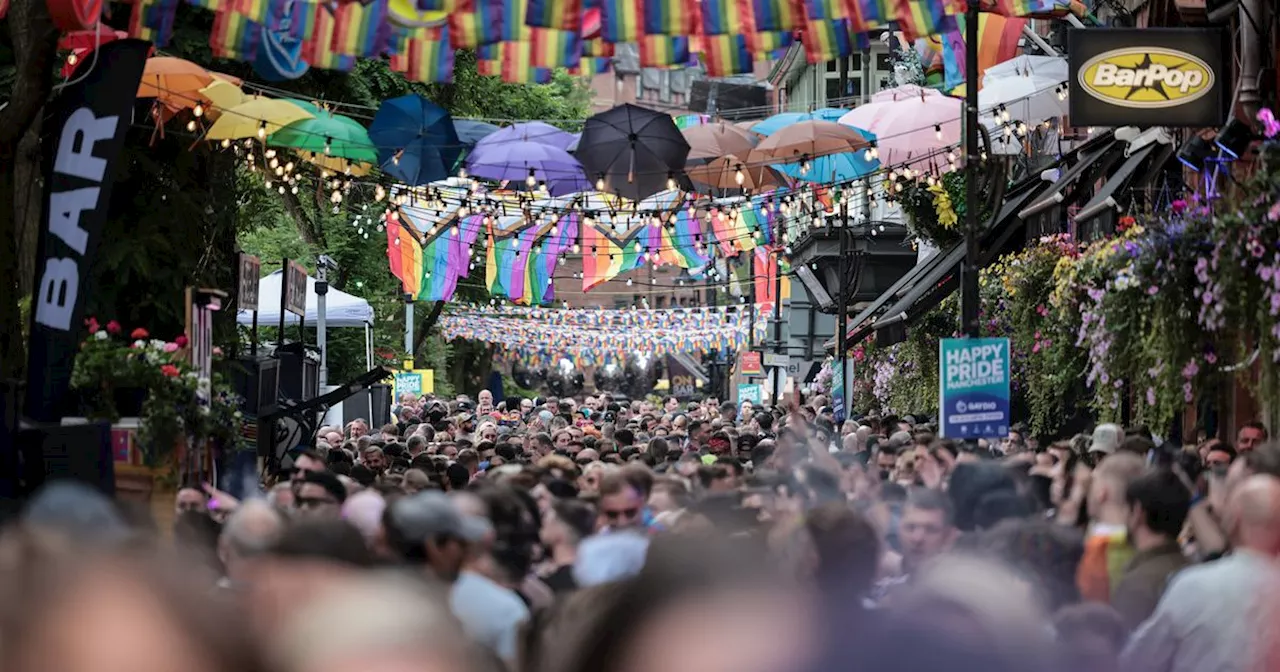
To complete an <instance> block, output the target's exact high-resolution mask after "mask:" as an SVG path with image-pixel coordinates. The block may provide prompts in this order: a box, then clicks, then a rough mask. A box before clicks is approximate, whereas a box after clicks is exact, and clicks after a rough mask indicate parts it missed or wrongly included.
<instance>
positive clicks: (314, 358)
mask: <svg viewBox="0 0 1280 672" xmlns="http://www.w3.org/2000/svg"><path fill="white" fill-rule="evenodd" d="M318 357H319V351H318V350H315V349H314V348H310V347H307V346H304V345H302V344H300V343H290V344H288V345H286V346H284V347H281V348H276V358H277V359H279V360H280V394H281V395H282V396H284V397H285V398H286V399H292V400H293V401H309V400H311V399H315V398H316V397H318V396H320V362H319V360H318Z"/></svg>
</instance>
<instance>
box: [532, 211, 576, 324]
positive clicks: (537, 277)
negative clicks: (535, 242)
mask: <svg viewBox="0 0 1280 672" xmlns="http://www.w3.org/2000/svg"><path fill="white" fill-rule="evenodd" d="M577 239H578V215H576V214H573V213H570V214H567V215H565V216H564V217H561V218H560V220H559V221H558V222H556V224H555V225H553V226H552V227H551V235H550V236H548V237H547V239H546V240H545V241H543V243H542V246H541V251H540V252H539V253H538V259H537V261H536V263H531V264H530V268H532V269H533V286H534V287H537V288H542V290H543V291H542V294H541V296H540V297H539V301H538V303H542V304H545V303H548V302H550V301H551V300H552V299H554V298H555V286H554V285H553V284H552V283H551V278H552V277H553V276H554V275H555V271H556V266H557V264H558V262H559V259H560V256H561V255H563V254H565V252H567V251H568V250H569V248H571V247H573V243H574V241H576V240H577Z"/></svg>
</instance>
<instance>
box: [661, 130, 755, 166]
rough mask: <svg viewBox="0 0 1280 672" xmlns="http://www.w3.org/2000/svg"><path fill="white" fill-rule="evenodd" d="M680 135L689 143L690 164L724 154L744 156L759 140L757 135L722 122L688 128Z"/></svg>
mask: <svg viewBox="0 0 1280 672" xmlns="http://www.w3.org/2000/svg"><path fill="white" fill-rule="evenodd" d="M680 133H681V134H682V135H684V139H685V141H686V142H688V143H689V158H688V161H689V162H690V163H701V162H706V161H709V160H711V159H717V158H720V157H722V156H725V155H726V154H733V155H735V156H746V155H747V153H748V152H750V151H751V150H752V149H753V148H755V146H756V143H757V142H759V140H760V136H759V135H756V134H755V133H752V132H751V131H748V130H746V129H744V128H741V127H739V126H736V125H734V124H730V123H728V122H724V121H717V122H715V123H710V124H702V125H699V126H690V127H689V128H686V129H684V130H683V131H681V132H680Z"/></svg>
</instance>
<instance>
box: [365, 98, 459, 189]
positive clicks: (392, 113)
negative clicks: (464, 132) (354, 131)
mask: <svg viewBox="0 0 1280 672" xmlns="http://www.w3.org/2000/svg"><path fill="white" fill-rule="evenodd" d="M369 139H370V140H372V141H373V144H374V145H376V146H377V148H378V162H379V163H380V164H381V165H382V170H383V171H384V172H386V173H387V174H388V175H391V176H392V177H395V178H396V179H398V180H400V181H401V182H403V183H405V184H406V185H408V186H411V187H416V186H419V185H423V184H427V183H428V182H434V181H435V180H442V179H444V178H446V177H448V176H449V173H451V172H452V171H453V166H454V165H455V164H457V162H458V157H459V155H461V154H462V143H461V142H459V141H458V132H457V131H456V130H454V128H453V119H451V118H450V117H449V113H448V112H446V111H445V110H444V108H442V107H440V106H439V105H436V104H435V103H432V102H431V101H429V100H427V99H426V98H423V97H422V96H419V95H416V94H413V95H408V96H401V97H399V98H392V99H391V100H388V101H385V102H383V103H382V106H381V107H379V108H378V112H377V114H375V115H373V123H371V124H369Z"/></svg>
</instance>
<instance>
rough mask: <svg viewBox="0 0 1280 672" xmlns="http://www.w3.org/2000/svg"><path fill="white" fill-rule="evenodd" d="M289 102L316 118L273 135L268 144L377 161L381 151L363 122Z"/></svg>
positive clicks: (304, 104)
mask: <svg viewBox="0 0 1280 672" xmlns="http://www.w3.org/2000/svg"><path fill="white" fill-rule="evenodd" d="M289 102H291V103H294V104H296V105H298V106H299V107H301V108H302V109H304V110H307V111H308V112H312V113H313V114H315V115H316V116H315V118H313V119H304V120H302V121H298V122H295V123H292V124H289V125H288V126H285V127H284V128H281V129H280V130H278V131H276V132H275V133H272V134H271V135H270V136H269V137H268V138H267V144H268V145H272V146H275V147H289V148H291V149H295V150H298V151H301V152H315V153H316V154H317V155H319V154H327V155H328V156H334V157H338V158H342V159H346V160H348V161H354V162H358V163H377V162H378V150H377V148H376V147H374V146H373V142H372V141H370V140H369V132H368V131H366V130H365V128H364V126H361V125H360V122H358V121H356V120H355V119H352V118H350V117H344V116H342V115H340V114H333V113H331V112H328V111H326V110H322V109H320V108H318V107H316V106H314V105H311V104H309V103H303V102H300V101H295V100H290V101H289ZM304 122H306V123H304ZM326 147H327V148H328V150H327V151H326Z"/></svg>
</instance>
